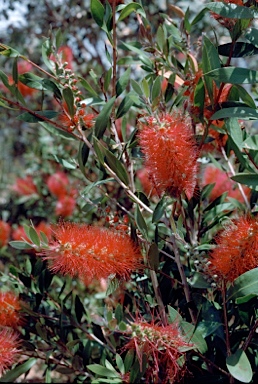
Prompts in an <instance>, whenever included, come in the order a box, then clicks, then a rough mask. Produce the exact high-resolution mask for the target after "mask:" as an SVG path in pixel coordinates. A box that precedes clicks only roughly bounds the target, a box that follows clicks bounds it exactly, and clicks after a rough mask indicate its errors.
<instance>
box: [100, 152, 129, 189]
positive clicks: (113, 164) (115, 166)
mask: <svg viewBox="0 0 258 384" xmlns="http://www.w3.org/2000/svg"><path fill="white" fill-rule="evenodd" d="M105 159H106V162H107V164H108V165H109V167H110V168H111V169H112V171H114V172H115V173H116V175H117V176H118V177H119V179H120V180H121V181H122V182H123V183H124V184H126V185H128V184H129V178H128V174H127V172H126V170H125V167H124V165H123V163H122V162H121V161H120V160H118V159H117V158H116V157H115V155H113V153H112V152H110V151H108V150H107V149H106V150H105Z"/></svg>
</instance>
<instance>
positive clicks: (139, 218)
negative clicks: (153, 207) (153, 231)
mask: <svg viewBox="0 0 258 384" xmlns="http://www.w3.org/2000/svg"><path fill="white" fill-rule="evenodd" d="M134 217H135V221H136V225H137V227H138V229H139V230H140V232H141V233H142V234H143V236H144V237H145V238H148V227H147V224H146V222H145V220H144V218H143V216H142V213H141V211H140V208H139V206H138V205H136V209H135V214H134Z"/></svg>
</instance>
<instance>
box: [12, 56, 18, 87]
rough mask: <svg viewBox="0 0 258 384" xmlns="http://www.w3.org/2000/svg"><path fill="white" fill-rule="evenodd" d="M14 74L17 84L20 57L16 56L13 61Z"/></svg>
mask: <svg viewBox="0 0 258 384" xmlns="http://www.w3.org/2000/svg"><path fill="white" fill-rule="evenodd" d="M12 74H13V81H14V82H15V84H17V83H18V57H15V59H14V61H13V68H12Z"/></svg>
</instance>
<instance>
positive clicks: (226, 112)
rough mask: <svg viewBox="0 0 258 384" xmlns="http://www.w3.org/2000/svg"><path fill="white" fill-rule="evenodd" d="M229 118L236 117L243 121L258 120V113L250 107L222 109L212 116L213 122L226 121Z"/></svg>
mask: <svg viewBox="0 0 258 384" xmlns="http://www.w3.org/2000/svg"><path fill="white" fill-rule="evenodd" d="M227 117H234V118H237V119H243V120H257V119H258V111H257V110H256V109H253V108H250V107H229V108H222V109H220V110H219V111H217V112H215V113H214V115H212V116H211V120H219V119H225V118H227Z"/></svg>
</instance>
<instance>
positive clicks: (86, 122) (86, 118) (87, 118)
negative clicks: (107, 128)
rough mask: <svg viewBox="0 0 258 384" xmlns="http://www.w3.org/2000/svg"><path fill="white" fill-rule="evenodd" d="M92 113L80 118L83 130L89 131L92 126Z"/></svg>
mask: <svg viewBox="0 0 258 384" xmlns="http://www.w3.org/2000/svg"><path fill="white" fill-rule="evenodd" d="M94 119H95V115H94V113H88V114H86V115H84V116H83V117H82V121H83V125H84V127H85V128H87V129H90V128H92V127H93V126H94Z"/></svg>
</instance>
